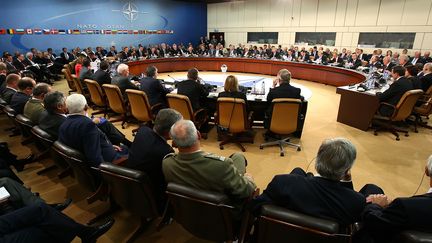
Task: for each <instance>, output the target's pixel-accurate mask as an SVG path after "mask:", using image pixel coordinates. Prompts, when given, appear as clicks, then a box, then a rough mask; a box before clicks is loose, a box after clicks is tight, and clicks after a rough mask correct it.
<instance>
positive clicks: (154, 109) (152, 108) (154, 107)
mask: <svg viewBox="0 0 432 243" xmlns="http://www.w3.org/2000/svg"><path fill="white" fill-rule="evenodd" d="M163 105H164V104H162V103H157V104H155V105H153V106H152V107H150V110H151V112H152V113H155V111H156V110H158V109H160V107H162V106H163Z"/></svg>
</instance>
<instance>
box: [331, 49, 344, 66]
mask: <svg viewBox="0 0 432 243" xmlns="http://www.w3.org/2000/svg"><path fill="white" fill-rule="evenodd" d="M328 63H332V65H334V66H338V67H342V66H343V63H344V60H343V58H341V57H339V56H338V54H337V52H333V53H332V58H331V59H330V60H329V61H328Z"/></svg>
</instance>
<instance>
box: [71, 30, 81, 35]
mask: <svg viewBox="0 0 432 243" xmlns="http://www.w3.org/2000/svg"><path fill="white" fill-rule="evenodd" d="M72 34H74V35H79V34H81V32H80V31H79V30H73V31H72Z"/></svg>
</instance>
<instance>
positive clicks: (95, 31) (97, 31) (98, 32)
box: [93, 30, 101, 35]
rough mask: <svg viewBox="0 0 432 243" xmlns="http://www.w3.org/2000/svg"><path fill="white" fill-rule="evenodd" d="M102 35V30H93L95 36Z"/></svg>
mask: <svg viewBox="0 0 432 243" xmlns="http://www.w3.org/2000/svg"><path fill="white" fill-rule="evenodd" d="M100 33H101V31H100V30H93V34H95V35H99V34H100Z"/></svg>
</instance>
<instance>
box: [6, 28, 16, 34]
mask: <svg viewBox="0 0 432 243" xmlns="http://www.w3.org/2000/svg"><path fill="white" fill-rule="evenodd" d="M7 33H8V34H9V35H13V34H14V33H15V31H14V29H8V30H7Z"/></svg>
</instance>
